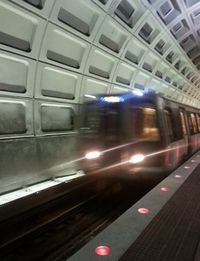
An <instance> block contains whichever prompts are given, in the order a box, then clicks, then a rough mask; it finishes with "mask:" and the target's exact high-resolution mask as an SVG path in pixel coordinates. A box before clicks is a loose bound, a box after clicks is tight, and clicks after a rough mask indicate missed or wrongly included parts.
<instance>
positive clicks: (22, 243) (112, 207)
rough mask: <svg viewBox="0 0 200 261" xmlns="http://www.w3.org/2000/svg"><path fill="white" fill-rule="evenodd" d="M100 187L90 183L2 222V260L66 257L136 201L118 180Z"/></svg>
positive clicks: (58, 259) (57, 259)
mask: <svg viewBox="0 0 200 261" xmlns="http://www.w3.org/2000/svg"><path fill="white" fill-rule="evenodd" d="M102 184H103V183H102ZM93 187H94V186H93ZM100 187H101V189H97V190H96V189H95V190H94V189H91V184H90V185H89V186H85V187H84V188H82V189H79V190H75V191H73V193H72V192H70V193H68V194H66V195H65V196H64V195H63V196H62V197H61V198H58V199H55V200H53V201H51V202H48V203H47V204H44V205H42V206H40V207H39V208H36V209H33V210H31V211H28V212H27V213H24V214H23V215H21V216H19V217H16V219H15V220H14V219H11V220H7V221H6V222H2V223H0V233H1V237H0V260H1V261H11V260H20V261H25V260H26V261H29V260H30V261H39V260H42V261H51V260H52V261H53V260H54V261H64V260H66V258H68V257H69V256H70V255H72V254H73V253H74V252H75V251H77V250H78V249H79V248H80V247H81V246H82V245H84V244H85V243H86V242H87V241H89V240H90V239H91V238H92V237H93V236H94V235H96V234H97V233H98V232H100V231H101V230H102V229H104V228H105V227H106V226H107V225H108V224H110V223H111V222H112V221H113V220H114V219H116V218H117V217H118V216H119V215H120V214H122V213H123V212H124V211H125V210H126V209H127V208H128V207H130V206H131V205H132V204H133V203H134V200H136V197H135V199H134V198H131V197H126V196H125V197H124V195H126V193H124V191H123V188H122V187H120V185H119V184H117V183H115V182H113V183H112V182H110V183H109V185H108V184H107V185H105V186H100ZM95 191H97V192H95ZM140 194H141V193H140ZM137 196H138V195H137Z"/></svg>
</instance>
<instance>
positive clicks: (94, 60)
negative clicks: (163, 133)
mask: <svg viewBox="0 0 200 261" xmlns="http://www.w3.org/2000/svg"><path fill="white" fill-rule="evenodd" d="M199 22H200V2H199V1H197V0H168V1H166V0H1V1H0V59H1V65H0V66H1V67H2V70H3V71H4V77H3V78H2V79H1V85H0V95H2V96H8V97H21V98H25V99H27V98H28V99H30V98H31V99H33V100H34V103H38V104H39V100H40V99H43V100H48V101H53V102H61V103H62V102H64V103H65V102H67V103H69V104H79V103H82V102H83V101H84V100H86V99H92V98H94V97H95V95H96V94H98V93H116V92H121V91H129V90H131V89H133V88H137V87H139V88H142V87H146V88H150V89H153V90H155V91H156V92H157V93H162V94H163V95H164V96H166V97H169V98H170V99H173V100H176V101H179V102H182V103H186V104H189V105H192V106H195V107H200V105H199V100H200V88H199V87H200V75H199V69H200V54H199V50H200V42H199V39H200V27H199V24H200V23H199ZM19 65H20V66H19ZM6 68H10V69H12V71H13V72H15V73H13V75H12V77H9V75H8V74H6V71H7V69H6ZM17 75H20V77H17ZM30 106H32V105H30ZM38 106H39V107H40V104H39V105H38Z"/></svg>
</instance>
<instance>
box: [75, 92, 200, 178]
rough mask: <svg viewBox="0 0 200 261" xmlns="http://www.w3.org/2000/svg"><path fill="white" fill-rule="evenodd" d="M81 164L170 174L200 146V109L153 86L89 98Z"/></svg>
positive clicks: (89, 167)
mask: <svg viewBox="0 0 200 261" xmlns="http://www.w3.org/2000/svg"><path fill="white" fill-rule="evenodd" d="M82 113H83V114H82V116H81V118H82V122H81V126H80V135H79V143H80V153H81V159H82V160H81V165H82V169H83V170H84V172H85V173H86V174H89V173H101V172H102V173H104V172H111V173H116V172H117V173H118V172H120V173H129V174H131V173H133V174H135V175H139V174H140V173H143V174H145V175H147V177H153V176H154V175H164V176H165V175H167V174H168V173H170V172H171V171H172V170H174V169H175V168H176V167H177V166H178V165H180V164H181V163H182V162H183V161H184V160H186V159H187V158H188V157H189V156H190V155H192V154H193V153H194V152H195V151H196V150H197V149H198V148H199V146H200V111H199V110H198V109H195V108H193V107H190V106H187V105H184V104H180V103H177V102H174V101H172V100H169V99H167V98H165V97H162V95H158V94H156V93H153V92H147V91H141V90H139V89H138V90H136V89H135V90H133V91H132V92H127V93H122V94H116V95H111V94H110V95H100V96H98V97H96V99H95V100H93V101H89V102H86V103H85V104H84V107H83V112H82Z"/></svg>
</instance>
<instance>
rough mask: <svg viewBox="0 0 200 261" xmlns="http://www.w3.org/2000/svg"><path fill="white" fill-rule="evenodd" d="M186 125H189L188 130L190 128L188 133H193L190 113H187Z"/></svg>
mask: <svg viewBox="0 0 200 261" xmlns="http://www.w3.org/2000/svg"><path fill="white" fill-rule="evenodd" d="M187 118H188V125H189V130H190V134H193V133H194V130H193V125H192V119H191V115H190V114H188V117H187Z"/></svg>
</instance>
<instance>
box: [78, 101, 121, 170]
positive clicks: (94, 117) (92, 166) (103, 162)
mask: <svg viewBox="0 0 200 261" xmlns="http://www.w3.org/2000/svg"><path fill="white" fill-rule="evenodd" d="M123 109H124V99H123V97H121V96H102V97H98V98H97V100H95V101H91V102H87V103H85V104H84V106H83V112H82V113H81V127H80V135H79V141H80V142H79V150H80V153H81V159H82V160H81V165H82V169H83V170H84V171H85V173H93V172H102V171H109V170H110V169H113V168H115V169H116V167H117V166H114V165H116V164H117V163H119V161H120V151H119V149H117V147H119V146H120V144H121V142H122V126H123V117H122V115H123V112H122V111H123Z"/></svg>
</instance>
